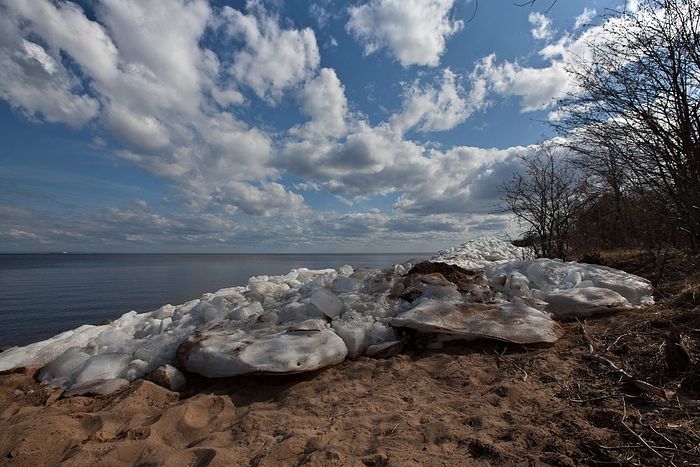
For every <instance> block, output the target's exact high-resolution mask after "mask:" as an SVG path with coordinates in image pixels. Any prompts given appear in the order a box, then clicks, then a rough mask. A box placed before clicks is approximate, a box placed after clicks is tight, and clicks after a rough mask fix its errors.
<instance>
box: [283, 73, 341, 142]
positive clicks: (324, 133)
mask: <svg viewBox="0 0 700 467" xmlns="http://www.w3.org/2000/svg"><path fill="white" fill-rule="evenodd" d="M299 102H300V104H301V110H302V112H303V113H304V114H305V115H307V116H309V117H310V118H311V120H310V121H309V122H308V123H306V124H304V125H302V126H301V127H295V128H292V129H291V130H290V134H292V135H295V136H299V137H302V138H310V139H313V138H316V137H336V138H337V137H340V136H342V135H344V134H345V130H346V122H345V118H346V113H347V109H348V101H347V99H346V98H345V89H344V88H343V85H342V83H341V82H340V80H339V79H338V77H337V76H336V74H335V70H333V69H331V68H323V69H321V70H320V72H319V74H318V76H316V77H314V78H313V79H311V80H309V81H307V82H306V84H305V85H304V88H303V89H302V90H301V92H300V93H299Z"/></svg>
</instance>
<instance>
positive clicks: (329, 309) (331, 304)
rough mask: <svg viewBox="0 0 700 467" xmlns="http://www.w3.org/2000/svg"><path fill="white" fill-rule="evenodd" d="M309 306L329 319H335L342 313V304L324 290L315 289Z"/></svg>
mask: <svg viewBox="0 0 700 467" xmlns="http://www.w3.org/2000/svg"><path fill="white" fill-rule="evenodd" d="M311 304H312V305H314V306H315V307H316V308H318V309H319V311H321V312H322V313H323V314H324V315H326V316H328V317H329V318H331V319H334V318H337V317H338V316H340V312H342V311H343V302H341V301H340V299H339V298H338V297H336V296H335V295H334V294H333V293H332V292H330V291H328V290H326V289H317V290H316V291H315V292H314V293H313V294H312V295H311Z"/></svg>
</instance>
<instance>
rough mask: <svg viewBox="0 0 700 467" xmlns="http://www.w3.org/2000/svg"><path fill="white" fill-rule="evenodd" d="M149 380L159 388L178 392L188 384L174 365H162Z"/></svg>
mask: <svg viewBox="0 0 700 467" xmlns="http://www.w3.org/2000/svg"><path fill="white" fill-rule="evenodd" d="M149 379H150V380H151V381H153V382H154V383H156V384H157V385H159V386H163V387H164V388H167V389H170V390H171V391H177V390H178V389H180V388H181V387H183V386H184V385H185V383H186V382H187V381H186V379H185V375H183V374H182V372H181V371H180V370H178V369H177V368H175V367H174V366H172V365H169V364H165V365H161V366H159V367H158V368H156V369H155V370H153V372H152V373H151V374H150V375H149Z"/></svg>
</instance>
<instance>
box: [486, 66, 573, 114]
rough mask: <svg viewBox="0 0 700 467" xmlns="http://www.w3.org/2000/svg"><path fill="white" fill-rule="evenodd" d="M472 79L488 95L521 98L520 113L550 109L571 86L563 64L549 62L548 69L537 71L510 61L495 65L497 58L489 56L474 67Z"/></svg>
mask: <svg viewBox="0 0 700 467" xmlns="http://www.w3.org/2000/svg"><path fill="white" fill-rule="evenodd" d="M474 75H475V76H478V77H479V79H481V80H483V82H484V83H486V86H487V87H488V89H489V90H490V91H493V92H495V93H497V94H500V95H503V96H518V97H520V98H521V110H522V111H523V112H531V111H535V110H542V109H546V108H548V107H550V106H551V105H552V104H554V102H555V101H556V99H558V98H560V97H563V96H564V95H565V94H566V92H567V91H569V90H570V89H571V86H572V83H571V78H570V77H569V74H568V73H567V72H566V63H565V62H564V61H563V60H552V61H551V62H550V65H549V66H547V67H543V68H537V67H525V66H521V65H520V64H518V63H517V62H510V61H504V62H502V63H498V62H497V61H496V55H495V54H491V55H488V56H486V57H484V58H483V59H481V60H480V61H479V62H478V63H477V65H476V67H475V69H474Z"/></svg>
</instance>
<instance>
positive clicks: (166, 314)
mask: <svg viewBox="0 0 700 467" xmlns="http://www.w3.org/2000/svg"><path fill="white" fill-rule="evenodd" d="M174 312H175V307H174V306H172V305H163V306H162V307H160V308H158V309H157V310H156V311H154V312H153V313H151V317H153V318H157V319H165V318H170V317H171V316H172V315H173V313H174Z"/></svg>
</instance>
